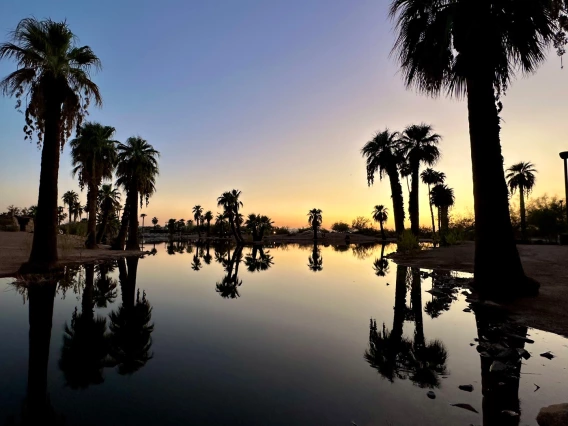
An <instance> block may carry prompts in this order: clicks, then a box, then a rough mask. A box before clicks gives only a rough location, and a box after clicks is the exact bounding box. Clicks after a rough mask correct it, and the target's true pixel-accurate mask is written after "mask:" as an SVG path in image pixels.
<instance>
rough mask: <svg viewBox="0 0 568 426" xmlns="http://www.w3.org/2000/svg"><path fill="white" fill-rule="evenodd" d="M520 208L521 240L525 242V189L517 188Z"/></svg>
mask: <svg viewBox="0 0 568 426" xmlns="http://www.w3.org/2000/svg"><path fill="white" fill-rule="evenodd" d="M519 196H520V207H521V238H522V239H523V241H526V240H527V212H526V209H525V188H523V186H522V185H520V187H519Z"/></svg>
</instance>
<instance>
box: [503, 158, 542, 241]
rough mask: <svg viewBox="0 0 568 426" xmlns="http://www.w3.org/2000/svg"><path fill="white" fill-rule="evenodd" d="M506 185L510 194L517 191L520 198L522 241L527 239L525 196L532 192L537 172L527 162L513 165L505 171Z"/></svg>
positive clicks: (531, 164)
mask: <svg viewBox="0 0 568 426" xmlns="http://www.w3.org/2000/svg"><path fill="white" fill-rule="evenodd" d="M507 172H508V173H507V176H506V178H507V184H508V185H509V190H510V191H511V194H514V193H515V191H517V190H518V191H519V197H520V208H521V235H522V238H523V240H526V239H527V212H526V210H525V194H526V195H527V196H528V195H529V194H530V192H531V191H532V189H533V187H534V185H535V182H536V177H535V175H534V174H535V173H536V172H537V170H536V169H535V168H534V164H533V163H531V162H530V161H529V162H526V163H525V162H523V161H521V162H520V163H517V164H513V165H512V166H511V167H509V168H508V169H507Z"/></svg>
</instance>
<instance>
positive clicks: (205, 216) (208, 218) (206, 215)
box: [203, 210, 213, 238]
mask: <svg viewBox="0 0 568 426" xmlns="http://www.w3.org/2000/svg"><path fill="white" fill-rule="evenodd" d="M203 220H204V221H205V222H207V237H208V238H209V237H210V236H211V221H212V220H213V213H212V212H211V210H207V211H206V212H205V213H204V214H203Z"/></svg>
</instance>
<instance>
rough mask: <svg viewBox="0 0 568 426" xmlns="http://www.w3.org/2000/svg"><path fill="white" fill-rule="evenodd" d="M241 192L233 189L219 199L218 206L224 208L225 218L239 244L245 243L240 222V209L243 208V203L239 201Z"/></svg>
mask: <svg viewBox="0 0 568 426" xmlns="http://www.w3.org/2000/svg"><path fill="white" fill-rule="evenodd" d="M240 195H241V191H239V190H238V189H233V190H232V191H227V192H224V193H223V194H222V195H221V196H220V197H219V198H217V206H219V207H223V210H224V212H225V216H226V217H227V219H229V226H230V228H231V230H232V232H233V235H234V236H235V239H236V240H237V243H243V242H244V240H243V237H242V235H241V229H240V226H241V224H240V220H239V214H240V213H239V209H240V208H241V207H242V206H243V202H242V201H240V200H239V197H240Z"/></svg>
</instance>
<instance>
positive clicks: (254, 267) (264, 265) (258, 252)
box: [245, 245, 274, 272]
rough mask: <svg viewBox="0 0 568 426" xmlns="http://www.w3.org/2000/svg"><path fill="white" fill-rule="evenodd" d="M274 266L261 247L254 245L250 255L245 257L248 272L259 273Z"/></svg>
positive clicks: (272, 260)
mask: <svg viewBox="0 0 568 426" xmlns="http://www.w3.org/2000/svg"><path fill="white" fill-rule="evenodd" d="M273 264H274V259H273V257H272V256H271V255H270V252H269V251H267V252H266V253H265V252H264V249H263V247H262V246H260V247H259V246H258V245H255V246H254V247H253V248H252V253H249V254H247V255H246V256H245V265H246V267H247V271H249V272H261V271H266V270H268V269H270V267H271V266H272V265H273Z"/></svg>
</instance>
